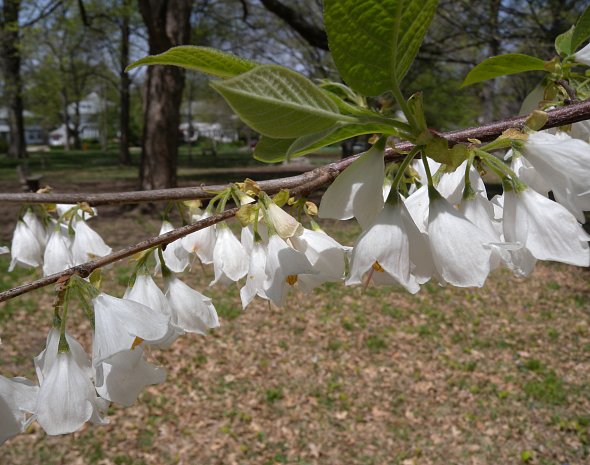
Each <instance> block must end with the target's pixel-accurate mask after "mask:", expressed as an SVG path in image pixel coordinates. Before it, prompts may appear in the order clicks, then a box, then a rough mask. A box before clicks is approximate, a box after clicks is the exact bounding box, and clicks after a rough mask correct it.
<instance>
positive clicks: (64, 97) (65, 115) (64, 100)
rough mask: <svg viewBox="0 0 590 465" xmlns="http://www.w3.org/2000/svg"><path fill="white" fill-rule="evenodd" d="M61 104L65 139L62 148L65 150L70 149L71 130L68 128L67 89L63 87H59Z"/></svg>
mask: <svg viewBox="0 0 590 465" xmlns="http://www.w3.org/2000/svg"><path fill="white" fill-rule="evenodd" d="M61 104H62V107H63V118H64V131H65V137H66V139H65V141H64V150H65V151H66V152H69V151H70V148H71V147H70V139H71V137H72V132H71V128H70V114H69V113H68V106H69V100H68V91H67V89H66V88H65V87H62V89H61Z"/></svg>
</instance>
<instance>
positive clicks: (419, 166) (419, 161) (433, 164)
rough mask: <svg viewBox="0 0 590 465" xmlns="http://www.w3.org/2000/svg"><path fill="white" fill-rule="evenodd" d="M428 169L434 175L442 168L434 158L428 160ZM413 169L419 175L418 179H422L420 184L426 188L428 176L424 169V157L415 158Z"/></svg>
mask: <svg viewBox="0 0 590 465" xmlns="http://www.w3.org/2000/svg"><path fill="white" fill-rule="evenodd" d="M427 159H428V167H429V168H430V171H431V172H432V173H436V172H437V171H438V169H439V168H440V163H439V162H437V161H434V160H433V159H432V158H428V157H427ZM412 168H413V169H414V171H416V173H418V177H419V179H420V183H421V184H422V186H426V185H427V183H428V176H427V175H426V168H424V159H423V158H422V157H420V158H415V159H414V160H412Z"/></svg>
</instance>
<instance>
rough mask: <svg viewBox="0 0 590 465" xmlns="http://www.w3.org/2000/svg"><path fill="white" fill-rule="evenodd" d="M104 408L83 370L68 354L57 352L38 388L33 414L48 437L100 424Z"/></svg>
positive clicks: (70, 354) (72, 356) (70, 353)
mask: <svg viewBox="0 0 590 465" xmlns="http://www.w3.org/2000/svg"><path fill="white" fill-rule="evenodd" d="M103 408H104V403H102V402H101V401H100V400H99V399H98V397H97V395H96V391H95V388H94V384H92V381H91V379H90V378H89V377H88V373H87V371H86V370H85V368H83V367H80V366H79V365H78V363H77V361H76V359H75V357H74V355H73V354H72V352H60V353H58V354H57V356H56V358H55V361H54V363H53V364H52V365H51V367H50V368H49V370H48V372H47V375H46V376H44V378H43V382H42V383H41V386H40V388H39V394H38V396H37V406H36V409H35V413H36V415H37V421H38V422H39V424H40V425H41V427H42V428H43V429H44V430H45V432H46V433H47V434H49V435H56V434H67V433H73V432H74V431H77V430H78V429H80V428H81V427H82V425H83V424H84V423H86V422H87V421H89V420H94V421H98V422H100V421H101V410H102V409H103Z"/></svg>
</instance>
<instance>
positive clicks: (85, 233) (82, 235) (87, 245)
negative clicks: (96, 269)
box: [72, 220, 113, 265]
mask: <svg viewBox="0 0 590 465" xmlns="http://www.w3.org/2000/svg"><path fill="white" fill-rule="evenodd" d="M73 227H74V232H75V234H74V243H73V244H72V258H73V259H74V264H76V265H80V264H82V263H85V262H87V261H89V260H93V259H95V258H96V257H104V256H105V255H108V254H110V253H111V252H112V250H113V249H111V248H110V247H109V246H108V245H106V244H105V242H104V241H103V239H102V237H100V235H99V234H98V233H97V232H96V231H94V230H93V229H92V228H91V227H90V226H88V225H87V224H86V221H84V220H78V221H76V222H75V223H74V226H73Z"/></svg>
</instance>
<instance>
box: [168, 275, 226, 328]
mask: <svg viewBox="0 0 590 465" xmlns="http://www.w3.org/2000/svg"><path fill="white" fill-rule="evenodd" d="M166 298H167V299H168V304H169V306H170V309H171V310H172V320H171V321H172V324H174V325H176V326H178V327H179V328H181V329H182V330H183V331H186V332H188V333H198V334H205V333H206V332H207V330H208V329H209V328H217V327H218V326H219V318H218V317H217V311H216V310H215V306H214V305H213V302H212V301H211V299H210V298H209V297H206V296H204V295H203V294H201V293H200V292H197V291H196V290H194V289H192V288H191V287H189V286H188V285H187V284H185V283H184V282H182V281H181V280H180V279H178V278H177V277H176V276H175V275H170V276H168V277H166Z"/></svg>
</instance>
